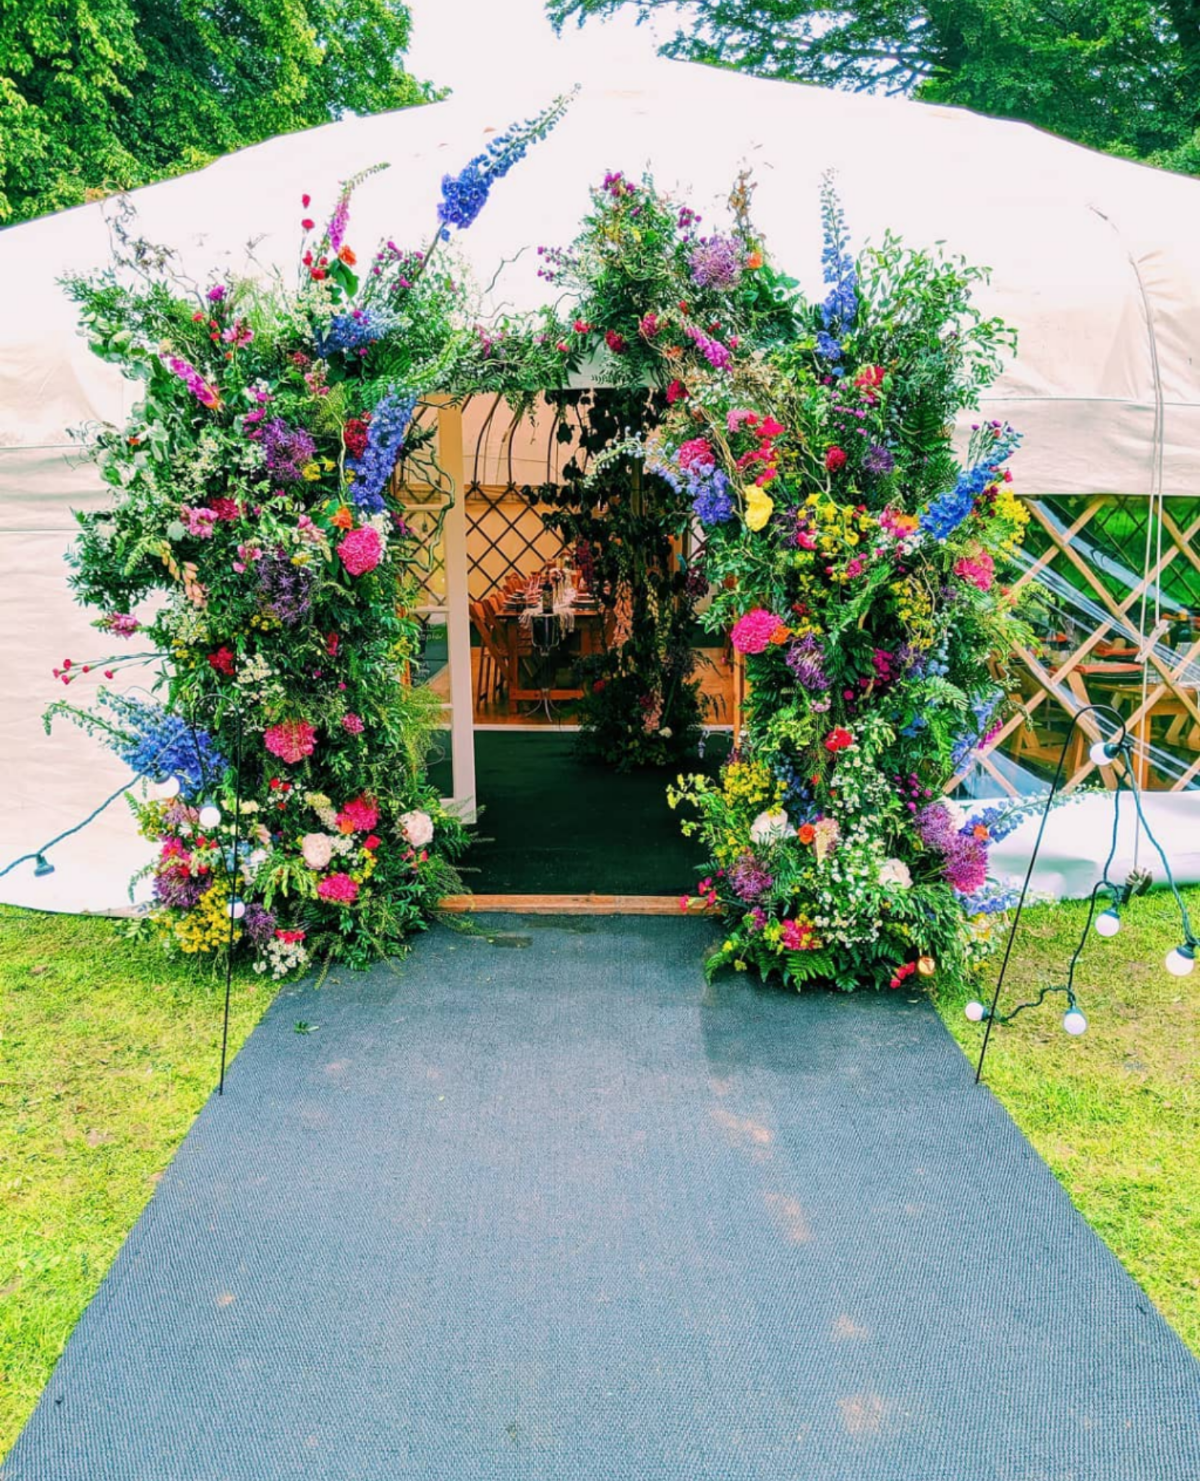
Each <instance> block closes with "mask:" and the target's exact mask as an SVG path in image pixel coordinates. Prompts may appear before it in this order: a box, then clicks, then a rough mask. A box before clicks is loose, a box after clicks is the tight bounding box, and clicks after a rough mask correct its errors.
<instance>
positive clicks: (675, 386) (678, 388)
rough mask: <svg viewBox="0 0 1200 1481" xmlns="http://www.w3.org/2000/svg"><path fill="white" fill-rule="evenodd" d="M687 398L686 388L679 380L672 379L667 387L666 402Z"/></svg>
mask: <svg viewBox="0 0 1200 1481" xmlns="http://www.w3.org/2000/svg"><path fill="white" fill-rule="evenodd" d="M687 399H688V388H687V387H686V386H685V385H684V383H683V382H682V381H680V380H674V381H672V382H671V384H670V385H669V386H668V387H667V400H668V402H674V401H686V400H687Z"/></svg>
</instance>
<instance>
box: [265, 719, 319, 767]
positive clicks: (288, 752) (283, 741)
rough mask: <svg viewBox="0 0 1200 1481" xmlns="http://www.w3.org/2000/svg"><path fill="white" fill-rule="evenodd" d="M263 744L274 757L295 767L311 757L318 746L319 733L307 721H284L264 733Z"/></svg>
mask: <svg viewBox="0 0 1200 1481" xmlns="http://www.w3.org/2000/svg"><path fill="white" fill-rule="evenodd" d="M263 744H264V745H265V746H266V748H267V750H268V751H270V753H271V755H272V756H278V757H279V759H280V760H281V761H286V762H288V763H289V764H290V765H293V766H294V765H295V763H296V762H297V761H303V760H304V758H305V757H306V756H311V755H312V753H313V751H314V750H315V749H316V745H317V732H316V731H315V730H314V729H313V727H312V726H311V725H310V724H309V723H308V721H307V720H282V721H280V723H279V724H278V725H272V726H271V728H270V730H266V731H264V732H263Z"/></svg>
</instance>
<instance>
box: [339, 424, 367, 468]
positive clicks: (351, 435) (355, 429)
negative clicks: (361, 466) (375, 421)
mask: <svg viewBox="0 0 1200 1481" xmlns="http://www.w3.org/2000/svg"><path fill="white" fill-rule="evenodd" d="M368 421H369V418H367V417H351V418H350V420H349V421H348V422H347V423H346V425H345V426H344V427H343V428H342V441H343V442H344V443H345V444H346V451H347V452H348V453H349V454H350V456H351V457H352V458H361V457H362V455H363V453H365V452H366V450H367V436H368V427H367V423H368Z"/></svg>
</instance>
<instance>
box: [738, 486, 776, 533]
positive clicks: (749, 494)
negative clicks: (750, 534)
mask: <svg viewBox="0 0 1200 1481" xmlns="http://www.w3.org/2000/svg"><path fill="white" fill-rule="evenodd" d="M745 494H746V528H747V529H748V530H761V529H762V528H763V526H764V525H765V524H766V522H767V520H769V519H770V518H771V513H772V511H773V510H774V508H775V500H774V499H772V498H771V496H770V494H765V493H763V491H762V489H760V488H748V489H746V490H745Z"/></svg>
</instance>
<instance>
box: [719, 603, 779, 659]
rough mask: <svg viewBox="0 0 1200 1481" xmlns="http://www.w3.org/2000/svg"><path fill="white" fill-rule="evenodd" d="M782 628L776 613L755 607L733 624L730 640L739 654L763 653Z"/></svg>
mask: <svg viewBox="0 0 1200 1481" xmlns="http://www.w3.org/2000/svg"><path fill="white" fill-rule="evenodd" d="M780 626H781V624H780V621H779V618H778V617H776V616H775V614H774V612H768V611H767V610H766V609H765V608H763V607H755V608H754V609H753V610H752V611H750V612H747V613H746V615H745V616H744V617H739V618H738V620H737V621H736V622H735V623H734V624H733V631H732V632H731V633H730V635H729V640H730V642H731V643H732V644H733V646H734V647H735V648H736V649H737V651H738V652H739V653H762V652H763V651H764V650H765V649H766V647H767V646H768V644H769V643H770V641H771V639H772V638H773V637H774V635H775V633H776V631H777V630H778V628H779V627H780Z"/></svg>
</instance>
